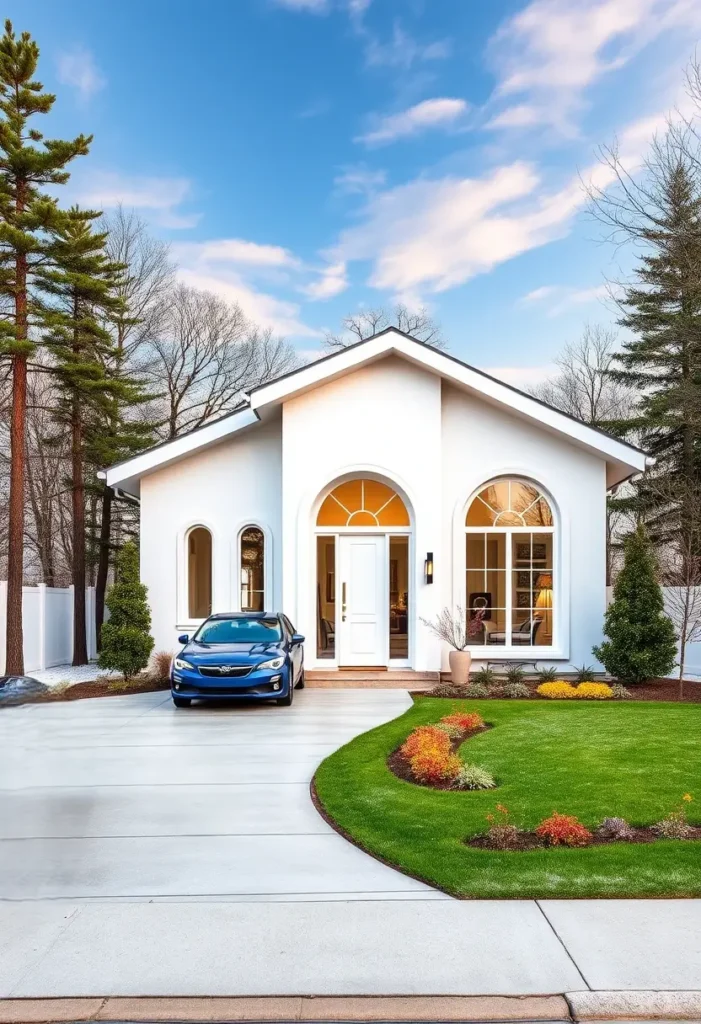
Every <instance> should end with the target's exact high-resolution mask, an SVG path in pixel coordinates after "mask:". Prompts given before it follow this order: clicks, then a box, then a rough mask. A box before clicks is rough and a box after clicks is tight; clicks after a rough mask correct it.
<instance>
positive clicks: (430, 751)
mask: <svg viewBox="0 0 701 1024" xmlns="http://www.w3.org/2000/svg"><path fill="white" fill-rule="evenodd" d="M489 728H490V726H488V725H486V724H485V722H484V720H483V719H482V716H481V715H479V714H477V712H474V711H471V712H462V713H461V712H454V713H452V714H450V715H445V716H444V717H443V718H442V719H441V720H440V722H438V723H436V724H435V725H423V726H419V728H417V729H414V731H413V732H412V733H410V734H409V736H407V738H406V739H405V741H404V743H402V745H401V746H400V747H398V748H397V749H396V750H394V751H393V752H392V753H391V754H390V756H389V757H388V758H387V766H388V767H389V769H390V771H391V772H393V773H394V774H395V775H396V776H397V778H399V779H403V780H404V781H405V782H412V783H414V785H417V786H428V787H430V788H431V789H462V790H472V789H494V787H495V785H496V783H495V782H494V779H493V778H492V777H491V775H490V774H489V772H487V771H486V770H485V769H484V768H482V767H481V766H480V765H473V764H466V763H465V762H463V761H462V760H461V759H460V757H458V753H457V752H458V750H459V748H460V747H461V746H462V744H463V743H464V742H465V740H466V739H469V738H470V737H471V736H475V735H477V734H478V733H480V732H486V730H487V729H489Z"/></svg>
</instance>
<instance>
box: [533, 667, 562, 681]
mask: <svg viewBox="0 0 701 1024" xmlns="http://www.w3.org/2000/svg"><path fill="white" fill-rule="evenodd" d="M557 676H558V670H557V669H556V668H552V667H551V668H541V669H539V670H538V682H539V683H554V682H555V681H556V679H557Z"/></svg>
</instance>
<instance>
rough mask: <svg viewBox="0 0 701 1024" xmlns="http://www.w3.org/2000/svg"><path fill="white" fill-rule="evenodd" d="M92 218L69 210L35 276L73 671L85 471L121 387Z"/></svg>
mask: <svg viewBox="0 0 701 1024" xmlns="http://www.w3.org/2000/svg"><path fill="white" fill-rule="evenodd" d="M99 216H100V214H99V213H94V212H92V211H89V210H80V209H78V208H77V207H73V208H71V209H70V210H69V211H68V212H67V214H66V215H65V217H63V218H62V219H61V222H60V224H59V226H58V228H57V229H56V230H55V231H54V235H53V242H52V244H51V246H50V250H49V252H50V256H51V263H50V265H49V266H48V267H46V268H44V270H43V271H42V272H41V274H40V275H39V280H40V285H41V288H42V290H43V292H44V294H45V295H46V297H47V299H48V302H47V304H46V308H45V310H44V317H43V319H44V323H45V326H46V328H47V330H46V333H45V334H44V341H45V343H46V345H47V347H48V349H49V351H50V352H51V355H52V357H53V373H54V376H55V377H56V379H57V380H58V382H59V384H60V388H61V399H60V401H59V403H58V406H57V408H56V409H55V410H54V417H55V419H56V420H57V421H58V422H59V423H61V424H62V425H64V426H65V427H66V429H67V431H68V433H69V435H70V439H71V479H70V487H71V508H72V531H71V552H72V555H71V563H72V582H73V664H74V665H86V664H87V662H88V650H87V636H86V625H85V585H86V543H85V463H86V461H87V454H88V450H89V447H90V443H91V435H93V434H95V432H98V434H99V431H100V429H101V426H102V424H103V423H104V422H105V421H106V420H107V419H108V418H109V415H110V412H111V408H112V406H113V405H114V398H115V397H116V396H117V394H118V393H119V392H120V391H121V390H122V389H123V387H127V386H128V385H126V384H124V385H122V382H120V381H116V380H114V379H112V378H110V376H109V375H108V373H107V372H106V369H105V365H106V361H107V359H108V358H109V355H110V350H111V348H112V342H111V339H110V336H109V334H108V332H107V331H106V330H105V329H104V328H103V327H102V324H101V317H102V315H103V314H104V313H105V312H106V311H110V310H115V309H116V308H117V307H118V306H119V298H118V297H117V295H116V294H115V289H116V286H117V284H118V281H119V275H120V274H121V272H122V271H123V269H124V268H123V267H122V266H121V265H120V264H115V263H112V262H111V261H110V260H109V258H108V256H107V253H106V252H105V240H106V236H105V234H103V233H100V232H96V231H94V230H93V227H92V222H93V221H94V220H95V219H96V218H97V217H99Z"/></svg>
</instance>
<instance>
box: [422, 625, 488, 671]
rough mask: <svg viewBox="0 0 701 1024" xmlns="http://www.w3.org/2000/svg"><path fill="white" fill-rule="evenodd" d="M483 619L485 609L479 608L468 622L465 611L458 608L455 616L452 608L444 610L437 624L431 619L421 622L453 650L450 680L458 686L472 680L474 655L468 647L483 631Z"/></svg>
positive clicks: (451, 652)
mask: <svg viewBox="0 0 701 1024" xmlns="http://www.w3.org/2000/svg"><path fill="white" fill-rule="evenodd" d="M483 617H484V609H483V608H478V609H477V610H476V611H475V613H474V615H473V616H472V618H471V619H470V620H469V622H468V619H467V616H466V614H465V610H464V609H463V608H460V607H458V609H457V613H456V614H455V615H453V613H452V612H451V610H450V608H444V609H443V611H442V612H441V613H440V615H439V616H438V618H437V619H436V620H435V622H432V621H430V620H429V619H422V620H421V621H422V622H423V624H424V626H426V627H427V628H428V629H430V631H431V632H432V633H433V635H434V636H437V637H438V639H439V640H443V641H445V643H447V644H450V646H451V647H452V648H453V649H452V651H450V653H449V655H448V662H449V663H450V678H451V680H452V681H453V683H454V684H455V685H456V686H466V685H467V682H468V680H469V678H470V666H471V664H472V655H471V654H470V652H469V651H468V650H466V647H467V645H468V643H469V642H470V640H471V639H472V638H473V637H475V636H477V635H478V634H479V633H480V631H481V630H482V619H483Z"/></svg>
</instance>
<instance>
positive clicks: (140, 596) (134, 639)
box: [98, 541, 154, 679]
mask: <svg viewBox="0 0 701 1024" xmlns="http://www.w3.org/2000/svg"><path fill="white" fill-rule="evenodd" d="M146 593H147V591H146V587H145V586H144V584H143V583H140V582H139V551H138V548H137V547H136V544H134V542H133V541H129V543H127V544H125V545H124V547H123V548H122V550H121V551H120V553H119V555H118V556H117V578H116V581H115V583H114V585H113V586H111V587H110V589H109V592H108V594H107V598H106V601H105V603H106V605H107V607H108V608H109V612H110V617H109V619H108V621H107V622H105V623H104V624H103V626H102V649H101V650H100V657H99V659H98V665H99V666H100V668H109V669H116V670H117V671H118V672H121V673H122V674H123V675H124V676H125V678H127V679H129V678H130V677H131V676H135V675H136V673H137V672H140V671H141V669H143V668H146V666H147V665H148V659H149V655H150V654H151V651H152V650H153V645H154V639H153V637H152V636H151V634H150V633H149V629H150V628H151V612H150V611H149V607H148V604H147V603H146Z"/></svg>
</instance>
